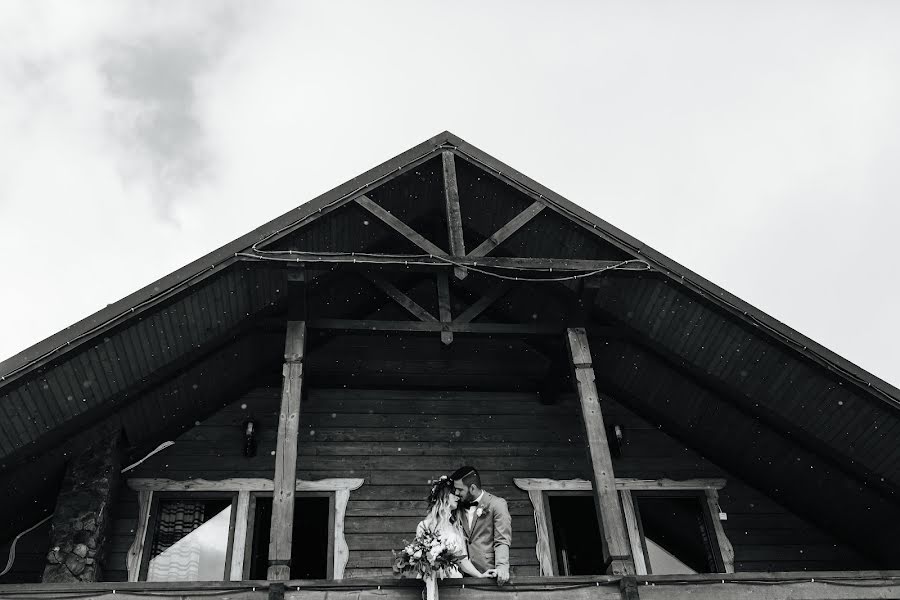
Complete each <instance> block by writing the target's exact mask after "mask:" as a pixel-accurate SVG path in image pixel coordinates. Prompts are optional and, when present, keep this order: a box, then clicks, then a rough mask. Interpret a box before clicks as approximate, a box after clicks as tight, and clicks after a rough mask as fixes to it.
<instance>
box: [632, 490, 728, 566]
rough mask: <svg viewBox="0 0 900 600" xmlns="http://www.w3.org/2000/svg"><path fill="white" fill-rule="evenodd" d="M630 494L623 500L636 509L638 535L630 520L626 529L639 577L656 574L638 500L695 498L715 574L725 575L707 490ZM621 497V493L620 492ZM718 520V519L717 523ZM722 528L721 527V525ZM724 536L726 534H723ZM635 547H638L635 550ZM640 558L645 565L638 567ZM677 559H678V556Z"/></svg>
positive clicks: (653, 491) (633, 492) (646, 491)
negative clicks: (627, 529)
mask: <svg viewBox="0 0 900 600" xmlns="http://www.w3.org/2000/svg"><path fill="white" fill-rule="evenodd" d="M627 491H628V494H627V495H625V496H624V497H623V498H622V502H623V504H624V503H625V502H626V501H627V500H628V499H630V501H631V503H632V507H633V509H634V516H635V519H634V520H635V523H634V526H633V527H634V528H636V529H637V535H636V536H635V535H632V531H631V528H632V525H629V524H628V519H627V518H626V527H628V528H629V532H628V533H629V540H630V541H631V549H632V553H633V556H634V557H635V570H636V571H639V572H638V574H639V575H655V573H650V567H649V564H650V554H649V549H648V548H647V544H646V543H645V541H646V536H645V535H644V525H643V521H642V517H641V511H640V508H639V507H638V502H637V501H638V500H639V499H640V498H642V497H643V498H693V499H695V500H696V501H697V503H698V505H699V507H700V510H701V516H702V518H703V526H704V527H705V528H706V535H707V536H708V538H709V539H708V544H709V556H710V557H711V558H712V561H713V565H712V566H713V568H715V571H712V572H713V573H725V572H726V571H725V561H724V558H723V556H722V554H723V552H722V548H721V546H720V545H719V544H717V541H718V533H717V532H716V529H715V523H714V522H713V521H714V519H713V515H712V514H710V508H709V505H708V495H707V494H706V491H707V490H705V489H682V488H679V489H666V488H661V489H658V490H634V491H633V490H627ZM620 495H621V492H620ZM717 520H718V519H716V521H717ZM720 526H721V525H720ZM723 535H724V533H723ZM635 545H637V546H638V547H637V548H635ZM638 557H640V560H641V561H643V564H642V565H641V566H640V567H639V566H638V564H637V563H638ZM675 558H678V557H677V556H676V557H675ZM641 571H642V572H641Z"/></svg>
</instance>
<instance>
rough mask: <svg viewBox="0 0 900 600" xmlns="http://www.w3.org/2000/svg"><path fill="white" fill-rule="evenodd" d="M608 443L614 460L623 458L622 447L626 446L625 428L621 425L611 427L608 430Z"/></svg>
mask: <svg viewBox="0 0 900 600" xmlns="http://www.w3.org/2000/svg"><path fill="white" fill-rule="evenodd" d="M606 441H607V442H608V443H609V453H610V454H611V455H612V457H613V458H620V457H621V456H622V447H623V446H624V445H625V428H624V427H622V426H621V425H610V426H608V427H607V428H606Z"/></svg>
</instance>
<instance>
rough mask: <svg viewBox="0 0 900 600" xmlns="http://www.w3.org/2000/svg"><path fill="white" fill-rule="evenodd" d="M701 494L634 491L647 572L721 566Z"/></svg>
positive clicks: (693, 570) (680, 571) (672, 572)
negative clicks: (714, 547)
mask: <svg viewBox="0 0 900 600" xmlns="http://www.w3.org/2000/svg"><path fill="white" fill-rule="evenodd" d="M704 500H705V498H704V496H702V495H700V494H698V493H696V492H690V491H684V492H681V493H679V492H668V493H666V492H634V493H632V501H633V502H634V512H635V517H636V520H637V528H638V536H639V538H640V547H639V548H633V550H634V552H635V553H637V552H640V553H641V554H643V559H644V565H645V568H646V572H647V573H648V574H653V575H675V574H683V573H716V572H720V571H722V570H723V568H722V565H721V562H722V561H721V558H719V557H718V556H717V553H715V552H714V551H713V543H714V540H713V539H712V537H711V536H710V532H711V531H712V527H711V526H710V524H709V523H708V521H709V519H708V516H709V515H708V511H707V510H706V507H705V502H704Z"/></svg>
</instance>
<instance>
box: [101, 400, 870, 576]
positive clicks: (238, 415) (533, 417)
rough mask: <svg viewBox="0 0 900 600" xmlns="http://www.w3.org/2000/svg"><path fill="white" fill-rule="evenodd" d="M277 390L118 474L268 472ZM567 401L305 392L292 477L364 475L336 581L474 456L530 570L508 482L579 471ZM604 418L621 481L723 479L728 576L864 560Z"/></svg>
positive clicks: (575, 423)
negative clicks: (253, 432)
mask: <svg viewBox="0 0 900 600" xmlns="http://www.w3.org/2000/svg"><path fill="white" fill-rule="evenodd" d="M279 394H280V391H279V389H278V388H276V387H272V388H259V389H257V390H255V391H253V392H252V393H250V394H248V395H247V396H246V397H245V398H243V399H241V400H240V401H238V402H236V403H234V404H232V405H230V406H228V407H226V408H225V409H223V410H222V411H220V412H219V413H217V414H216V415H214V416H213V417H211V418H210V419H208V420H207V421H205V422H203V423H201V424H198V425H197V426H196V427H194V428H193V429H191V430H190V431H188V432H186V433H185V434H184V435H182V436H181V437H180V438H178V440H177V442H176V444H175V445H174V446H173V447H171V448H169V449H167V450H165V451H164V452H162V453H160V454H159V455H157V456H154V457H153V458H151V459H150V460H148V461H146V462H145V463H144V464H142V465H141V466H140V467H138V468H137V469H136V470H134V471H132V472H131V473H130V474H129V476H132V477H167V478H171V479H189V478H204V479H222V478H227V477H267V478H271V476H272V469H273V467H274V457H273V456H272V452H273V451H274V447H275V435H276V430H277V413H278V403H279ZM577 409H578V406H577V401H576V399H575V397H574V395H573V396H569V397H564V398H563V399H562V401H561V402H560V403H559V404H557V405H553V406H545V405H542V404H540V402H538V400H537V398H536V397H535V396H534V395H533V394H528V393H497V392H435V391H409V390H407V391H384V390H349V389H341V390H321V389H318V390H311V391H310V393H309V396H308V398H306V399H304V403H303V407H302V409H301V423H300V434H299V435H300V443H299V448H298V452H299V457H298V476H299V477H300V478H302V479H322V478H326V477H364V478H365V484H364V485H363V487H362V488H360V489H358V490H356V491H354V492H352V494H351V496H350V503H349V505H348V509H347V518H346V522H345V528H346V536H347V542H348V545H349V547H350V562H349V563H348V565H347V571H346V576H347V577H372V576H384V575H390V574H391V569H390V564H391V552H390V551H391V549H397V548H400V547H401V546H402V545H403V543H404V539H408V538H410V537H411V536H412V535H413V532H414V531H415V526H416V524H417V523H418V521H419V520H420V519H421V518H422V516H423V514H424V511H425V508H426V503H425V501H424V498H425V496H426V495H427V493H428V489H429V485H428V483H427V482H428V480H429V479H431V478H433V477H435V476H438V475H440V474H444V473H449V472H451V471H452V470H454V469H455V468H457V467H458V466H460V465H463V464H473V465H475V466H476V467H478V468H479V469H480V470H481V471H482V474H483V478H484V483H485V487H486V489H488V490H490V491H491V492H493V493H496V494H498V495H500V496H502V497H504V498H506V499H507V501H508V502H509V506H510V512H511V513H512V519H513V547H512V551H511V561H512V567H513V573H514V574H516V575H520V576H521V575H537V574H538V567H537V559H536V557H535V553H534V545H535V541H536V540H535V533H534V521H533V516H532V509H531V504H530V502H529V500H528V496H527V495H526V493H525V492H523V491H521V490H519V489H517V488H515V487H514V485H513V483H512V479H513V477H549V478H555V479H570V478H584V479H586V478H588V475H589V465H588V464H587V455H586V452H585V450H584V448H583V445H584V442H583V438H582V435H581V424H580V422H579V420H578V412H577ZM603 409H604V416H605V418H606V421H607V423H608V424H610V425H612V424H619V425H622V426H624V428H625V431H626V436H627V437H626V441H627V444H626V446H625V449H624V454H623V457H622V458H620V459H617V460H616V461H615V464H614V467H615V469H616V474H617V476H619V477H640V478H647V479H656V478H663V477H668V478H673V479H689V478H695V477H724V478H726V479H727V480H728V485H727V487H726V488H725V489H724V490H723V491H722V492H721V495H720V500H721V505H722V509H723V510H724V511H726V512H727V513H728V520H727V521H726V522H725V524H724V525H725V530H726V532H727V533H728V535H729V538H730V539H731V542H732V544H733V545H734V548H735V553H736V561H735V568H736V569H737V570H738V571H756V570H768V571H773V570H774V571H792V570H804V569H809V570H813V569H818V570H829V569H857V568H863V567H865V562H864V561H863V560H862V559H861V558H860V557H859V556H858V555H856V553H854V552H853V551H851V550H849V549H847V548H846V547H843V546H841V545H840V544H838V543H837V542H836V541H835V540H833V539H832V538H831V537H830V536H828V535H827V534H826V533H824V532H822V531H820V530H818V529H816V528H815V527H813V526H812V525H810V524H809V523H807V522H805V521H804V520H802V519H801V518H799V517H798V516H796V515H794V514H792V513H790V512H788V511H787V510H785V509H784V508H782V507H780V506H779V505H777V504H776V503H774V502H773V501H771V500H769V499H768V498H767V497H765V496H764V495H763V494H760V493H759V492H757V491H755V490H753V489H751V488H750V487H748V486H746V485H744V484H743V483H742V482H741V481H740V480H738V479H737V478H736V477H733V476H731V475H729V474H728V473H725V472H723V471H722V470H721V469H719V468H718V467H716V466H715V465H714V464H713V463H711V462H710V461H708V460H706V459H704V458H702V457H700V456H698V455H697V454H696V453H694V452H692V451H691V450H689V449H687V448H685V447H684V445H683V444H680V443H679V442H678V441H676V440H674V439H673V438H671V437H669V436H668V435H666V434H665V433H664V432H662V431H660V430H659V429H658V428H657V427H655V426H654V425H652V424H650V423H647V422H646V421H644V420H642V419H640V418H639V417H637V416H636V415H634V414H633V413H632V412H630V411H629V410H627V409H626V408H625V407H623V406H621V405H619V404H617V403H615V402H613V401H610V400H608V399H606V400H604V403H603ZM251 414H252V415H253V416H254V418H256V419H257V420H258V421H259V431H260V441H259V447H258V452H257V455H256V457H254V458H244V457H243V456H242V455H241V447H242V437H241V427H240V425H241V423H243V421H244V420H245V419H246V418H247V416H248V415H251ZM119 498H120V500H119V503H118V506H117V507H116V519H115V521H114V531H113V532H112V533H111V538H110V545H109V548H110V553H109V555H108V557H107V561H106V564H107V571H106V573H107V579H108V580H122V579H125V578H126V573H125V570H124V569H125V567H124V565H125V553H126V552H127V550H128V547H129V546H130V545H131V542H132V540H133V535H134V534H133V531H134V528H135V516H136V514H137V502H136V496H135V495H134V494H133V493H129V492H127V491H124V492H123V493H122V494H120V496H119Z"/></svg>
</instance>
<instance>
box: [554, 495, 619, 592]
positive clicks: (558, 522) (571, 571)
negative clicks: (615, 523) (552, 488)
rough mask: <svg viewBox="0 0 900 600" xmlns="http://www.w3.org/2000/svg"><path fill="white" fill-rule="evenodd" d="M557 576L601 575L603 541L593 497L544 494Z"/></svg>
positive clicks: (602, 571)
mask: <svg viewBox="0 0 900 600" xmlns="http://www.w3.org/2000/svg"><path fill="white" fill-rule="evenodd" d="M547 499H548V503H549V505H550V519H551V522H552V524H553V541H554V545H555V546H556V565H557V569H558V571H559V573H558V574H559V575H602V574H604V573H605V572H606V569H604V567H603V542H602V540H601V539H600V527H599V526H598V525H597V510H596V508H595V507H594V496H593V494H591V495H579V496H574V495H572V496H556V495H550V496H548V498H547Z"/></svg>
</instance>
